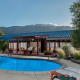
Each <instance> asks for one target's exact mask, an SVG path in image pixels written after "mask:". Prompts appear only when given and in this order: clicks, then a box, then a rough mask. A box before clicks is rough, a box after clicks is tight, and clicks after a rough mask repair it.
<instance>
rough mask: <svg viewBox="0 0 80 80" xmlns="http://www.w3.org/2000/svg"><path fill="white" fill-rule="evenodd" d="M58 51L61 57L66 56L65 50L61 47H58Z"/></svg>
mask: <svg viewBox="0 0 80 80" xmlns="http://www.w3.org/2000/svg"><path fill="white" fill-rule="evenodd" d="M56 51H57V52H58V53H59V56H60V58H65V52H64V50H63V49H61V48H56Z"/></svg>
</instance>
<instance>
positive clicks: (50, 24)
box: [49, 23, 62, 26]
mask: <svg viewBox="0 0 80 80" xmlns="http://www.w3.org/2000/svg"><path fill="white" fill-rule="evenodd" d="M49 24H50V25H53V26H62V25H57V24H53V23H49Z"/></svg>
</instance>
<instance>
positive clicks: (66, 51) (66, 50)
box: [62, 45, 69, 56]
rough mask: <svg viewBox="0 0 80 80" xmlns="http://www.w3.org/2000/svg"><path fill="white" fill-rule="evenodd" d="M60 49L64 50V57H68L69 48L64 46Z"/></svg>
mask: <svg viewBox="0 0 80 80" xmlns="http://www.w3.org/2000/svg"><path fill="white" fill-rule="evenodd" d="M62 49H63V50H64V52H65V54H66V56H68V55H69V46H67V45H65V46H63V47H62Z"/></svg>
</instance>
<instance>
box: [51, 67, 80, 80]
mask: <svg viewBox="0 0 80 80" xmlns="http://www.w3.org/2000/svg"><path fill="white" fill-rule="evenodd" d="M58 74H62V75H69V76H70V77H75V78H77V80H80V69H78V68H73V67H66V68H64V69H59V70H56V71H52V72H51V80H52V77H53V75H57V76H58ZM72 80H73V79H72Z"/></svg>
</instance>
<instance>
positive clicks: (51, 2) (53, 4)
mask: <svg viewBox="0 0 80 80" xmlns="http://www.w3.org/2000/svg"><path fill="white" fill-rule="evenodd" d="M75 1H76V0H0V26H4V27H10V26H25V25H31V24H48V23H52V24H57V25H63V26H71V24H70V23H71V18H72V16H71V13H70V10H69V8H70V5H72V4H73V2H75Z"/></svg>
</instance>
